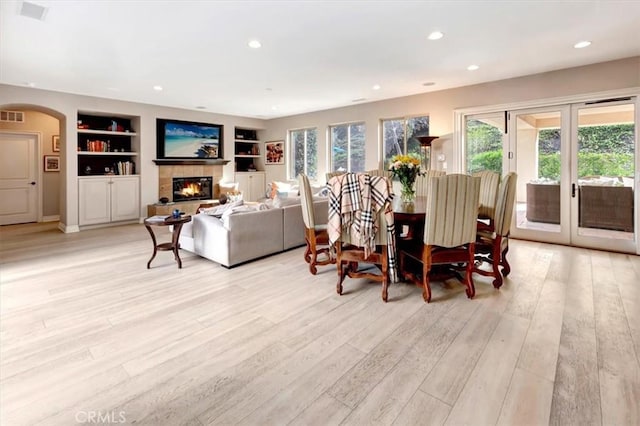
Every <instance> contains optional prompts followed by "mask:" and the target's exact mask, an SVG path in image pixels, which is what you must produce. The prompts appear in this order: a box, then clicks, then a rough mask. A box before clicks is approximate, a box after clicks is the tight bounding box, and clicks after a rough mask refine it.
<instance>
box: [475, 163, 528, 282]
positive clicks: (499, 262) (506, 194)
mask: <svg viewBox="0 0 640 426" xmlns="http://www.w3.org/2000/svg"><path fill="white" fill-rule="evenodd" d="M517 180H518V176H517V175H516V174H515V173H508V174H507V175H506V176H504V177H503V178H502V182H501V183H500V189H499V190H498V199H497V200H496V217H495V221H494V222H495V226H494V229H481V228H480V227H478V233H477V237H476V265H475V269H474V272H476V273H478V274H480V275H484V276H486V277H493V278H494V280H493V286H494V287H495V288H500V287H501V286H502V283H503V281H504V279H503V278H504V277H506V276H507V275H509V273H510V272H511V265H509V261H508V260H507V253H508V251H509V230H510V227H511V219H512V218H513V204H514V203H515V198H516V183H517ZM483 263H488V264H489V265H491V269H486V268H483V267H481V266H482V264H483ZM500 266H502V271H500V268H499V267H500Z"/></svg>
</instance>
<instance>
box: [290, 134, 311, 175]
mask: <svg viewBox="0 0 640 426" xmlns="http://www.w3.org/2000/svg"><path fill="white" fill-rule="evenodd" d="M289 145H290V147H291V160H292V161H291V169H290V170H289V172H290V173H291V177H292V178H294V179H295V178H296V177H297V176H298V175H299V174H300V173H304V174H305V175H307V176H309V178H311V179H315V178H317V177H318V176H317V175H318V142H317V131H316V129H300V130H291V131H290V132H289Z"/></svg>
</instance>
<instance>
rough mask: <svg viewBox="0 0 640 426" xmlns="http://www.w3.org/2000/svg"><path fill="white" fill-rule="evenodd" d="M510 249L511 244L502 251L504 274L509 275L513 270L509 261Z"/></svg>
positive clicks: (501, 262)
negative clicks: (508, 253)
mask: <svg viewBox="0 0 640 426" xmlns="http://www.w3.org/2000/svg"><path fill="white" fill-rule="evenodd" d="M508 251H509V244H507V246H506V247H505V248H504V250H503V251H502V256H501V257H500V264H501V265H502V275H503V276H505V277H506V276H507V275H509V273H510V272H511V265H509V262H508V261H507V252H508Z"/></svg>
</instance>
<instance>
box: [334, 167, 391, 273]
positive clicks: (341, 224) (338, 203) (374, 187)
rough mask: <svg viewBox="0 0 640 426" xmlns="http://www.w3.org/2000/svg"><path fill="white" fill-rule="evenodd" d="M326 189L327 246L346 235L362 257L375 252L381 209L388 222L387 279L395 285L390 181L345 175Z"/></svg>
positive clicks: (367, 176) (336, 179) (353, 174)
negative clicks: (345, 233)
mask: <svg viewBox="0 0 640 426" xmlns="http://www.w3.org/2000/svg"><path fill="white" fill-rule="evenodd" d="M327 187H328V188H329V220H328V223H327V232H328V234H329V244H331V245H332V246H333V244H334V243H335V242H336V241H338V240H340V237H341V236H342V233H343V232H348V233H349V235H350V239H351V243H352V244H354V245H357V246H358V247H363V248H364V256H365V258H368V257H369V255H370V254H371V253H372V252H374V251H375V249H376V243H375V236H376V233H377V231H378V228H379V227H380V226H381V224H380V223H377V221H376V219H377V218H378V213H379V212H380V210H381V209H383V211H384V216H385V219H386V222H387V229H386V232H387V253H388V261H389V277H390V279H391V282H396V281H397V267H396V247H395V241H396V240H395V228H394V224H393V210H392V208H391V203H392V199H393V190H392V189H391V181H390V180H389V178H386V177H382V176H370V175H368V174H355V173H345V174H343V175H340V176H334V177H332V178H331V179H330V180H329V182H327Z"/></svg>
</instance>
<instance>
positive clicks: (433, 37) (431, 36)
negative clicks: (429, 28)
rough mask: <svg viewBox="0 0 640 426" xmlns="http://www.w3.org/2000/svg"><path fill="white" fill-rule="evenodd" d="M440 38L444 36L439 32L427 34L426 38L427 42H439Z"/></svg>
mask: <svg viewBox="0 0 640 426" xmlns="http://www.w3.org/2000/svg"><path fill="white" fill-rule="evenodd" d="M442 37H444V34H442V33H441V32H440V31H434V32H432V33H431V34H429V36H428V37H427V38H428V39H429V40H440V39H441V38H442Z"/></svg>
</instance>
